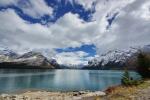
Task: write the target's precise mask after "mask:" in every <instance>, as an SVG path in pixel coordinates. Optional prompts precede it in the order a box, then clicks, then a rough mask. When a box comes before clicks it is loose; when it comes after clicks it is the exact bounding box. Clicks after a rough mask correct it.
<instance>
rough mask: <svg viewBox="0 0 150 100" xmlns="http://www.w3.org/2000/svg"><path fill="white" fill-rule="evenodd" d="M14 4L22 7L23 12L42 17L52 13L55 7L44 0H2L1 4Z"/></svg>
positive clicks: (34, 16)
mask: <svg viewBox="0 0 150 100" xmlns="http://www.w3.org/2000/svg"><path fill="white" fill-rule="evenodd" d="M7 5H14V6H17V7H19V8H20V9H22V11H23V13H25V14H27V15H29V16H31V17H33V18H40V17H42V16H44V15H51V14H52V13H53V9H52V8H51V7H49V6H48V5H47V4H46V3H45V1H44V0H1V1H0V6H7Z"/></svg>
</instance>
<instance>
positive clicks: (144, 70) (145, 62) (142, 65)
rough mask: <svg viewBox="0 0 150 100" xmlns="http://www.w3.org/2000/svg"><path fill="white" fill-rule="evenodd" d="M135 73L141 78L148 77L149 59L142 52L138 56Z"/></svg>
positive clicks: (149, 74) (149, 69)
mask: <svg viewBox="0 0 150 100" xmlns="http://www.w3.org/2000/svg"><path fill="white" fill-rule="evenodd" d="M137 71H138V73H139V74H140V75H141V76H142V77H143V78H148V77H150V59H149V58H148V57H147V56H146V55H145V54H144V53H142V52H140V53H139V55H138V67H137Z"/></svg>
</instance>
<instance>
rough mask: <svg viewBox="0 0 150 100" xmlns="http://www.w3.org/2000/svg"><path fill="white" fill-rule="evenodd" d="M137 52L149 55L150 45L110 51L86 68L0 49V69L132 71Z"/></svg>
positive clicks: (29, 53) (92, 61) (39, 55)
mask: <svg viewBox="0 0 150 100" xmlns="http://www.w3.org/2000/svg"><path fill="white" fill-rule="evenodd" d="M139 51H142V52H144V53H146V54H147V55H150V45H146V46H144V47H142V48H130V49H128V50H112V51H109V52H107V53H105V54H102V55H100V56H99V57H95V58H94V59H92V60H90V61H89V62H88V65H87V66H81V65H70V66H68V65H59V64H58V63H57V61H56V60H55V59H48V58H47V57H45V56H44V55H43V54H42V53H41V52H36V51H30V52H27V53H25V54H23V55H19V54H17V53H15V52H13V51H12V50H9V49H0V68H33V69H37V68H47V69H58V68H61V69H81V68H82V69H99V70H109V69H117V70H122V69H124V68H128V69H131V70H134V69H135V67H136V60H137V55H138V53H139Z"/></svg>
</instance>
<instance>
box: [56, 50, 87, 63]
mask: <svg viewBox="0 0 150 100" xmlns="http://www.w3.org/2000/svg"><path fill="white" fill-rule="evenodd" d="M86 56H88V53H86V52H83V51H76V52H62V53H58V54H57V55H56V56H55V59H57V62H58V63H59V64H66V65H79V64H82V65H86V64H87V62H88V60H87V58H86Z"/></svg>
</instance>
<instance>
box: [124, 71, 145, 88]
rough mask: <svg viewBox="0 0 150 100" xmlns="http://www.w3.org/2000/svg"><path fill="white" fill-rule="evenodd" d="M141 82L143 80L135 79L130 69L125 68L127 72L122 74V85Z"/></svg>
mask: <svg viewBox="0 0 150 100" xmlns="http://www.w3.org/2000/svg"><path fill="white" fill-rule="evenodd" d="M141 82H142V81H141V80H133V78H132V77H130V74H129V72H128V70H125V72H124V74H123V76H122V79H121V83H122V85H125V86H132V85H138V84H140V83H141Z"/></svg>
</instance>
